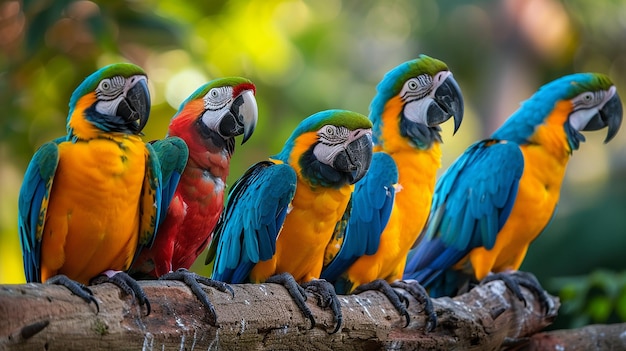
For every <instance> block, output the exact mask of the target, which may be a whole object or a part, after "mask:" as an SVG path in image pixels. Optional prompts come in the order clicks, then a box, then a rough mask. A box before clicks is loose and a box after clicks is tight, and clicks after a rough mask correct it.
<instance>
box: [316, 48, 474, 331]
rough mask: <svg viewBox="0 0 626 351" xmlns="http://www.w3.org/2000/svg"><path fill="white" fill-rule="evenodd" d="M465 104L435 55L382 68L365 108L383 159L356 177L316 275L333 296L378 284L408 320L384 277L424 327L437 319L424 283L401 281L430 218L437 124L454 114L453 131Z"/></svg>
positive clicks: (377, 151) (436, 160)
mask: <svg viewBox="0 0 626 351" xmlns="http://www.w3.org/2000/svg"><path fill="white" fill-rule="evenodd" d="M463 108H464V105H463V96H462V94H461V90H460V88H459V86H458V84H457V82H456V81H455V79H454V78H453V76H452V72H451V71H450V70H449V69H448V67H447V65H446V64H445V63H444V62H442V61H440V60H437V59H435V58H432V57H429V56H427V55H420V56H418V57H417V58H416V59H413V60H409V61H406V62H403V63H401V64H400V65H398V66H396V67H395V68H393V69H392V70H390V71H389V72H388V73H387V74H385V76H384V77H383V79H382V80H381V81H380V83H379V84H378V86H377V94H376V95H375V97H374V98H373V100H372V102H371V104H370V114H369V119H370V120H371V121H372V123H373V141H374V155H377V154H380V156H381V157H379V158H377V157H375V158H373V161H372V164H371V166H370V170H369V171H368V173H367V175H366V176H365V177H364V178H363V180H361V181H360V182H359V183H357V189H358V188H359V186H361V189H359V190H360V191H355V192H354V193H353V195H352V204H353V205H352V208H351V212H352V214H351V215H350V216H349V220H348V223H347V224H338V226H339V227H342V228H338V229H337V230H336V232H335V235H334V237H333V240H331V242H330V243H329V245H328V247H327V249H326V262H325V265H324V268H323V271H322V275H321V277H322V278H323V279H326V280H327V281H329V282H333V284H334V286H335V289H336V291H337V293H338V294H350V293H360V292H363V291H365V290H373V289H375V290H380V291H381V292H383V293H384V294H385V295H386V296H387V297H388V299H389V300H390V301H391V302H392V304H393V305H394V307H395V308H396V310H397V311H398V312H399V313H400V314H401V315H403V316H404V317H405V318H406V324H407V325H408V323H409V321H410V316H409V314H408V311H407V310H406V307H405V304H404V303H403V300H404V301H406V299H405V298H404V297H403V296H402V295H400V294H399V293H396V292H395V291H394V290H393V289H392V288H391V286H390V285H389V283H391V284H393V285H392V286H393V287H399V288H403V289H404V290H406V291H407V292H409V293H410V294H411V295H413V296H414V297H415V298H416V299H417V300H418V301H420V302H423V303H424V304H425V312H426V313H427V314H428V316H429V321H428V325H427V328H428V329H432V328H434V326H435V325H436V322H435V321H436V317H435V315H434V311H433V308H432V305H431V302H430V300H429V299H428V296H427V294H426V292H425V291H424V289H423V288H421V287H420V286H417V285H416V284H405V283H403V282H402V281H401V279H402V273H403V271H404V264H405V262H406V261H405V260H406V255H407V253H408V252H409V250H410V248H411V246H412V245H413V243H414V242H415V240H416V239H417V237H418V236H419V234H420V233H421V230H422V227H423V226H424V224H425V222H426V219H427V218H428V213H429V210H430V202H431V198H432V194H433V191H434V186H435V180H436V176H437V171H438V169H439V168H440V167H441V149H440V144H441V143H442V138H441V135H440V131H441V128H440V126H439V125H440V124H442V123H443V122H445V121H447V120H449V119H450V118H454V132H455V133H456V131H457V130H458V128H459V127H460V125H461V122H462V119H463ZM383 156H384V157H383ZM383 172H384V173H386V175H383V174H384V173H383ZM376 178H377V179H376ZM383 179H385V180H383ZM384 181H386V184H385V183H382V182H384ZM392 197H393V199H392Z"/></svg>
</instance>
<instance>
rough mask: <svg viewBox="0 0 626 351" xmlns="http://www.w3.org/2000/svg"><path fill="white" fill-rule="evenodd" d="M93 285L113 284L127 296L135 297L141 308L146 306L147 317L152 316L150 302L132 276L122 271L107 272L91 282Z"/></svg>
mask: <svg viewBox="0 0 626 351" xmlns="http://www.w3.org/2000/svg"><path fill="white" fill-rule="evenodd" d="M90 283H91V284H92V285H98V284H103V283H112V284H114V285H116V286H117V287H118V288H120V289H121V290H122V291H123V292H124V293H125V294H126V295H130V296H133V297H134V298H135V300H137V303H139V306H144V305H145V306H146V310H147V312H146V316H148V315H150V311H151V310H152V309H151V307H150V301H149V300H148V297H147V296H146V293H145V292H144V291H143V289H142V288H141V286H139V284H138V283H137V281H136V280H135V279H134V278H132V277H131V276H130V275H128V274H126V273H125V272H121V271H113V270H107V271H105V272H103V273H102V274H100V275H99V276H97V277H95V278H93V279H92V280H91V282H90Z"/></svg>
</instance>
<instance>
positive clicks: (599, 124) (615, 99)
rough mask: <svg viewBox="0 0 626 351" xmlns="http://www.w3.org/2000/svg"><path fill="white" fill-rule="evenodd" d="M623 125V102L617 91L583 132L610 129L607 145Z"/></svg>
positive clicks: (605, 140)
mask: <svg viewBox="0 0 626 351" xmlns="http://www.w3.org/2000/svg"><path fill="white" fill-rule="evenodd" d="M621 124H622V101H621V100H620V98H619V95H617V91H616V92H615V94H613V96H612V97H611V99H610V100H609V101H607V102H606V104H604V106H603V107H602V109H601V110H600V111H598V113H597V114H596V115H595V116H593V118H592V119H590V120H589V122H588V123H587V125H586V126H585V128H583V130H598V129H602V128H604V127H608V132H607V135H606V139H604V142H605V143H608V142H609V141H611V139H613V137H615V135H616V134H617V131H618V130H619V128H620V126H621Z"/></svg>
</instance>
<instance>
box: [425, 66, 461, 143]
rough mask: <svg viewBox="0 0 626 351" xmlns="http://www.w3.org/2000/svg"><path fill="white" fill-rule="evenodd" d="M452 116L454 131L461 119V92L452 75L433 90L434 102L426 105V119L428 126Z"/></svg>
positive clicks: (438, 123) (435, 124)
mask: <svg viewBox="0 0 626 351" xmlns="http://www.w3.org/2000/svg"><path fill="white" fill-rule="evenodd" d="M452 116H454V133H456V131H457V130H458V129H459V127H460V126H461V122H462V121H463V94H461V88H459V85H458V84H457V82H456V80H454V78H453V77H452V75H450V76H448V78H446V80H444V81H443V83H441V85H440V86H439V87H438V88H437V90H436V91H435V97H434V103H433V104H431V105H430V106H429V107H428V112H427V121H428V126H429V127H434V126H437V125H440V124H441V123H443V122H445V121H447V120H448V119H450V117H452Z"/></svg>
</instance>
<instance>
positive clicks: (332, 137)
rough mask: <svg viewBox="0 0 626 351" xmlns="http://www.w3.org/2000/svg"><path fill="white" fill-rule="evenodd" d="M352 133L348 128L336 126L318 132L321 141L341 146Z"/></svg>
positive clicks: (325, 127)
mask: <svg viewBox="0 0 626 351" xmlns="http://www.w3.org/2000/svg"><path fill="white" fill-rule="evenodd" d="M349 134H350V132H349V131H348V128H346V127H337V126H334V125H330V124H329V125H325V126H323V127H322V128H320V130H319V131H318V132H317V135H318V136H319V138H320V141H321V142H322V143H324V144H331V145H332V144H339V143H342V142H344V141H345V140H346V139H347V138H348V135H349Z"/></svg>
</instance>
